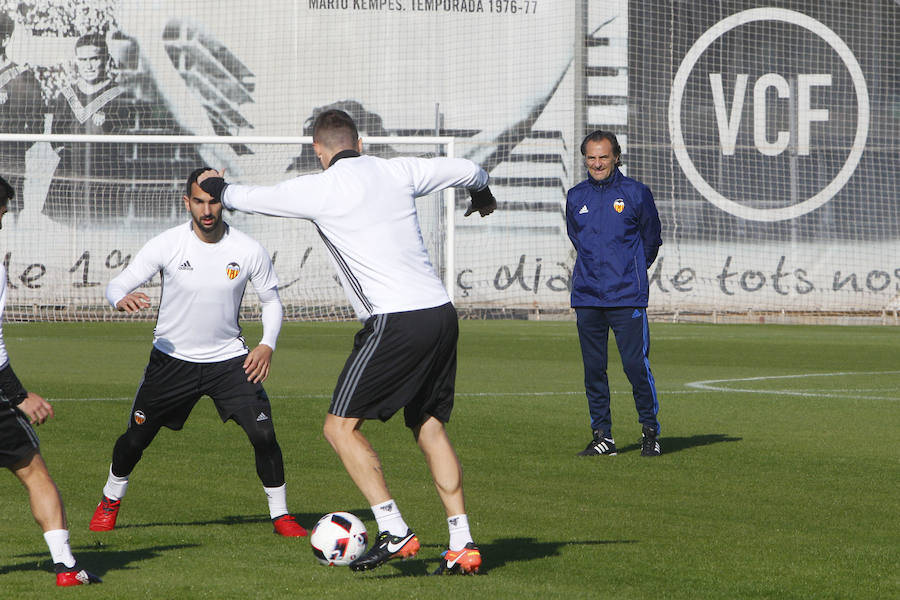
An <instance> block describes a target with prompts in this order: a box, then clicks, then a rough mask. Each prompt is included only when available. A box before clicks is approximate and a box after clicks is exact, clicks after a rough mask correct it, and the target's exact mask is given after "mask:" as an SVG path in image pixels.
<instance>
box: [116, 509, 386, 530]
mask: <svg viewBox="0 0 900 600" xmlns="http://www.w3.org/2000/svg"><path fill="white" fill-rule="evenodd" d="M328 512H334V511H322V512H320V513H310V512H305V513H301V512H292V513H291V514H292V515H293V516H294V518H296V519H297V522H298V523H300V525H302V526H303V527H305V528H306V529H307V530H310V529H312V527H313V525H315V524H316V522H317V521H318V520H319V519H321V518H322V516H323V515H325V514H327V513H328ZM344 512H351V513H353V514H354V515H356V516H358V517H359V518H360V519H361V520H363V521H364V520H365V519H364V518H363V517H360V515H365V514H366V513H369V512H370V510H369V509H368V508H365V509H363V508H357V509H354V510H349V511H344ZM271 522H272V520H271V519H270V518H269V517H268V515H225V516H223V517H220V518H218V519H210V520H206V521H162V520H158V521H148V522H146V523H124V524H122V523H116V529H132V528H134V529H139V528H142V527H202V526H206V525H254V524H258V523H267V524H270V525H271Z"/></svg>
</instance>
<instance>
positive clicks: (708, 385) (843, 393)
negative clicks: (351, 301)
mask: <svg viewBox="0 0 900 600" xmlns="http://www.w3.org/2000/svg"><path fill="white" fill-rule="evenodd" d="M897 374H900V371H846V372H835V373H803V374H800V375H767V376H761V377H741V378H737V379H707V380H705V381H691V382H689V383H686V384H685V387H687V388H690V389H686V390H685V389H682V390H658V391H657V393H658V394H659V395H660V396H664V397H665V396H673V395H681V394H700V393H704V392H729V393H746V394H770V395H782V396H804V397H811V398H844V397H847V396H848V395H853V396H854V397H856V398H860V399H864V400H900V398H898V397H897V396H886V397H885V396H859V395H857V394H860V393H869V392H876V393H877V392H883V391H885V390H884V389H878V388H867V389H860V388H832V389H831V390H830V391H828V392H798V391H795V390H775V389H768V388H763V389H759V388H755V389H751V388H735V387H729V386H728V384H733V383H738V382H742V381H771V380H779V379H809V378H815V377H843V376H847V375H897ZM719 384H724V385H719ZM612 393H613V395H619V394H627V393H628V391H627V390H621V391H616V390H613V392H612ZM456 396H457V397H461V398H488V397H491V396H495V397H496V396H502V397H509V396H514V397H519V398H523V397H524V398H528V397H531V398H540V397H553V396H584V390H577V391H567V390H558V391H547V392H534V391H531V392H457V393H456ZM269 398H273V399H277V400H328V399H330V398H331V394H279V395H271V394H270V395H269ZM48 400H49V401H51V402H131V401H133V400H134V398H133V397H127V398H126V397H119V398H48Z"/></svg>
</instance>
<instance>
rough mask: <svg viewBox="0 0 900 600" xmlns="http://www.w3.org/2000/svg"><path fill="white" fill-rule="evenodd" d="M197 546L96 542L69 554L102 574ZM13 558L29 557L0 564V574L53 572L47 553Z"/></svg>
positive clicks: (80, 563)
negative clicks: (117, 545)
mask: <svg viewBox="0 0 900 600" xmlns="http://www.w3.org/2000/svg"><path fill="white" fill-rule="evenodd" d="M197 546H199V544H173V545H168V546H149V547H147V548H131V549H128V550H123V549H120V548H106V547H97V546H77V547H75V548H73V554H75V558H76V559H78V564H79V565H81V566H82V567H83V568H85V569H87V570H88V571H90V572H91V573H94V574H96V575H99V576H101V577H102V576H103V575H105V574H106V573H107V572H109V571H121V570H124V569H135V568H137V567H130V566H129V565H130V564H132V563H140V562H143V561H145V560H149V559H151V558H158V557H160V556H162V555H163V554H164V553H166V552H171V551H172V550H184V549H185V548H196V547H197ZM15 558H29V559H30V560H29V561H28V562H23V563H19V564H17V565H2V566H0V576H2V575H6V574H7V573H13V572H16V571H43V572H47V573H52V572H53V563H52V562H51V560H50V557H49V554H47V553H41V554H20V555H19V556H16V557H15Z"/></svg>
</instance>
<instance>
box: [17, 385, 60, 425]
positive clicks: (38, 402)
mask: <svg viewBox="0 0 900 600" xmlns="http://www.w3.org/2000/svg"><path fill="white" fill-rule="evenodd" d="M19 410H21V411H22V412H23V413H25V416H27V417H28V419H29V420H30V421H31V424H32V425H40V424H41V423H43V422H44V421H46V420H47V419H49V418H50V417H52V416H53V414H54V413H53V407H52V406H50V403H49V402H47V401H46V400H44V399H43V398H42V397H40V396H38V395H37V394H35V393H34V392H28V395H27V396H25V399H24V400H22V402H20V403H19Z"/></svg>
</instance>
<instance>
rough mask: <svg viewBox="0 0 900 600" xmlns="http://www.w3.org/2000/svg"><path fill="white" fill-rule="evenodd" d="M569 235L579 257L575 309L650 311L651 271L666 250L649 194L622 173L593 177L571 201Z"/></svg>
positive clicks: (576, 190) (568, 198)
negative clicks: (635, 309)
mask: <svg viewBox="0 0 900 600" xmlns="http://www.w3.org/2000/svg"><path fill="white" fill-rule="evenodd" d="M566 229H567V230H568V233H569V239H570V240H572V244H573V245H574V246H575V250H576V252H577V257H576V259H575V268H574V271H573V273H572V306H573V307H579V306H594V307H602V308H614V307H632V306H633V307H641V308H646V307H647V301H648V299H649V296H650V294H649V283H648V277H647V269H648V268H650V265H651V264H653V261H654V260H655V259H656V254H657V252H659V247H660V246H661V245H662V238H661V237H660V231H661V226H660V222H659V213H657V211H656V204H655V203H654V202H653V194H651V193H650V188H648V187H647V186H646V185H644V184H643V183H641V182H639V181H637V180H635V179H631V178H629V177H625V176H624V175H622V173H621V172H620V171H619V170H618V169H615V170H614V171H613V174H612V175H610V176H609V177H608V178H607V179H604V180H603V181H596V180H594V179H593V178H592V177H590V176H589V177H588V178H587V179H586V180H585V181H582V182H581V183H579V184H578V185H576V186H575V187H573V188H572V189H570V190H569V193H568V194H567V195H566Z"/></svg>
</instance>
